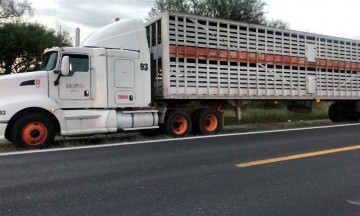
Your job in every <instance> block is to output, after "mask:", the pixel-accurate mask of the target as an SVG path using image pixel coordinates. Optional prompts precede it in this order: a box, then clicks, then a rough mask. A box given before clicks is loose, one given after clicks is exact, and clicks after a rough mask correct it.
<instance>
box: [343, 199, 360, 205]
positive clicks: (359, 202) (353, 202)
mask: <svg viewBox="0 0 360 216" xmlns="http://www.w3.org/2000/svg"><path fill="white" fill-rule="evenodd" d="M345 201H346V202H348V203H350V204H353V205H356V206H360V201H352V200H345Z"/></svg>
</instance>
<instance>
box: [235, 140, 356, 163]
mask: <svg viewBox="0 0 360 216" xmlns="http://www.w3.org/2000/svg"><path fill="white" fill-rule="evenodd" d="M357 149H360V145H357V146H350V147H345V148H337V149H329V150H324V151H317V152H309V153H305V154H297V155H290V156H286V157H278V158H271V159H266V160H258V161H251V162H248V163H241V164H236V165H235V166H236V167H239V168H244V167H250V166H258V165H264V164H269V163H276V162H281V161H288V160H296V159H300V158H307V157H314V156H319V155H326V154H334V153H339V152H345V151H352V150H357Z"/></svg>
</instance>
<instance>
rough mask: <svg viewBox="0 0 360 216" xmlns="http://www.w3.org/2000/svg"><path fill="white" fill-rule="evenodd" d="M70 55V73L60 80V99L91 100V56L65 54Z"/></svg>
mask: <svg viewBox="0 0 360 216" xmlns="http://www.w3.org/2000/svg"><path fill="white" fill-rule="evenodd" d="M63 56H69V60H70V73H69V75H68V76H62V77H61V79H60V80H59V91H58V92H59V99H61V100H73V101H77V100H89V99H90V98H91V72H90V60H89V59H90V58H89V56H88V55H83V54H64V55H63Z"/></svg>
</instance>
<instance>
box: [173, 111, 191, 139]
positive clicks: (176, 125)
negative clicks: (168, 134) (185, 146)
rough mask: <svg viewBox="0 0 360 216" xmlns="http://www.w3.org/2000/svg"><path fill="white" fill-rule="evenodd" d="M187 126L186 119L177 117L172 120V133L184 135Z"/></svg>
mask: <svg viewBox="0 0 360 216" xmlns="http://www.w3.org/2000/svg"><path fill="white" fill-rule="evenodd" d="M187 125H188V123H187V121H186V118H184V117H183V116H178V117H176V118H175V119H174V120H173V123H172V131H173V132H174V133H175V134H177V135H181V134H184V133H185V131H186V129H187Z"/></svg>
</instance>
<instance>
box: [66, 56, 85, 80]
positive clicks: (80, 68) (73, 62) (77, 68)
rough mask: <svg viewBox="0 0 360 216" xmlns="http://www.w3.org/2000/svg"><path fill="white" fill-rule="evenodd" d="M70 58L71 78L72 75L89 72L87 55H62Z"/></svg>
mask: <svg viewBox="0 0 360 216" xmlns="http://www.w3.org/2000/svg"><path fill="white" fill-rule="evenodd" d="M64 56H69V57H70V59H69V60H70V74H69V76H72V75H73V74H74V73H78V72H88V71H89V56H87V55H76V54H69V55H64Z"/></svg>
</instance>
